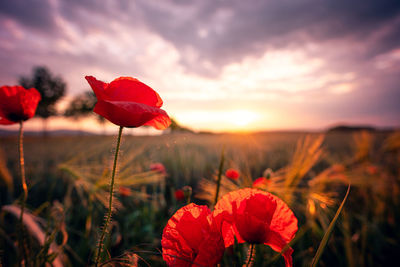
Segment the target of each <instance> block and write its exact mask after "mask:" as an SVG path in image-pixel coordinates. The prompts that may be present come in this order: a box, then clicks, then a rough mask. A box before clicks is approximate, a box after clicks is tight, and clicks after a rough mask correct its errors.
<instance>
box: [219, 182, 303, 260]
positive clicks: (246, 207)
mask: <svg viewBox="0 0 400 267" xmlns="http://www.w3.org/2000/svg"><path fill="white" fill-rule="evenodd" d="M213 216H214V219H215V221H216V223H217V225H218V226H219V227H220V229H221V233H222V236H223V238H224V243H225V247H229V246H232V245H233V244H234V242H235V239H234V238H235V236H236V239H237V240H238V242H239V243H243V242H248V243H252V244H265V245H269V246H270V247H271V248H272V249H273V250H275V251H279V252H280V251H281V250H282V249H283V248H284V247H285V246H286V245H287V244H288V243H289V242H290V241H291V240H292V239H293V238H294V235H295V233H296V232H297V219H296V217H295V216H294V214H293V212H292V211H291V210H290V208H289V207H288V206H287V205H286V204H285V202H283V201H282V200H281V199H280V198H278V197H276V196H274V195H272V194H270V193H268V192H265V191H261V190H258V189H250V188H246V189H240V190H237V191H234V192H230V193H228V194H226V195H225V196H223V197H222V198H221V199H220V200H219V201H218V203H217V205H216V206H215V210H214V212H213ZM292 252H293V250H292V248H288V249H286V251H285V252H284V253H283V256H284V258H285V262H286V266H292V256H291V255H292Z"/></svg>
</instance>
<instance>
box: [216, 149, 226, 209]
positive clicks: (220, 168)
mask: <svg viewBox="0 0 400 267" xmlns="http://www.w3.org/2000/svg"><path fill="white" fill-rule="evenodd" d="M224 160H225V156H224V147H222V152H221V161H220V162H219V168H218V179H217V190H216V191H215V199H214V206H215V205H216V204H217V201H218V195H219V189H220V187H221V178H222V169H223V168H224Z"/></svg>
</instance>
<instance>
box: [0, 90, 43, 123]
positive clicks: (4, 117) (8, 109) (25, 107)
mask: <svg viewBox="0 0 400 267" xmlns="http://www.w3.org/2000/svg"><path fill="white" fill-rule="evenodd" d="M40 99H41V96H40V93H39V92H38V91H37V90H36V89H35V88H31V89H25V88H24V87H22V86H18V85H16V86H2V87H0V124H13V123H17V122H21V121H26V120H27V119H30V118H32V117H33V116H34V115H35V112H36V108H37V105H38V103H39V101H40Z"/></svg>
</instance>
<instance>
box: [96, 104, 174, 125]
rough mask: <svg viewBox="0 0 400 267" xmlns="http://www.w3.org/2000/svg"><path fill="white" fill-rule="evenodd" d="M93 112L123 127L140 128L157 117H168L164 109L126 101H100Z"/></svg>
mask: <svg viewBox="0 0 400 267" xmlns="http://www.w3.org/2000/svg"><path fill="white" fill-rule="evenodd" d="M93 111H94V112H96V113H97V114H99V115H101V116H103V117H104V118H106V119H107V120H109V121H111V122H112V123H114V124H116V125H119V126H123V127H139V126H142V125H144V124H146V123H147V122H149V121H151V120H153V119H155V118H157V117H162V116H165V117H168V115H167V113H166V112H165V111H164V110H162V109H159V108H155V107H151V106H148V105H145V104H141V103H135V102H124V101H103V100H99V101H98V102H97V103H96V105H95V107H94V109H93ZM152 126H154V127H159V128H158V129H165V128H166V127H168V125H165V124H164V125H161V124H154V125H152ZM162 126H165V128H162Z"/></svg>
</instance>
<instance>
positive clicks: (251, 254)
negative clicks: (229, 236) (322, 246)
mask: <svg viewBox="0 0 400 267" xmlns="http://www.w3.org/2000/svg"><path fill="white" fill-rule="evenodd" d="M255 252H256V251H255V250H254V244H250V247H249V253H248V255H247V263H246V267H250V266H252V265H253V258H254V254H255Z"/></svg>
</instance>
